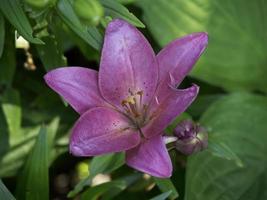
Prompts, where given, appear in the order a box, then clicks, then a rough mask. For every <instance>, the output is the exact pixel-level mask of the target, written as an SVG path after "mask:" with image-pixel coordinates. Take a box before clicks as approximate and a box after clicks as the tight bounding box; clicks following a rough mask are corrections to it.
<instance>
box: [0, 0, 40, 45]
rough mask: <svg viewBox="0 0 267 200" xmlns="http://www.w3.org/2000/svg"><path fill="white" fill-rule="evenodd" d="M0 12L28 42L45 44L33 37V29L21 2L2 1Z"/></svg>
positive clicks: (15, 0) (14, 0)
mask: <svg viewBox="0 0 267 200" xmlns="http://www.w3.org/2000/svg"><path fill="white" fill-rule="evenodd" d="M0 10H1V11H2V12H3V14H4V16H5V17H6V19H7V20H8V21H9V22H10V23H11V24H12V25H13V26H14V27H15V28H16V29H17V30H18V32H19V33H20V34H21V35H22V36H23V37H24V38H25V39H26V40H28V41H29V42H32V43H35V44H43V42H42V41H41V40H40V39H38V38H34V37H33V36H32V33H33V30H32V27H31V25H30V22H29V20H28V19H27V17H26V15H25V13H24V11H23V9H22V5H21V3H20V1H19V0H12V1H10V0H1V4H0Z"/></svg>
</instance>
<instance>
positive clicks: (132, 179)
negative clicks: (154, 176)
mask: <svg viewBox="0 0 267 200" xmlns="http://www.w3.org/2000/svg"><path fill="white" fill-rule="evenodd" d="M142 178H143V175H142V174H138V173H136V174H131V175H127V176H123V177H121V178H118V179H116V181H123V182H124V183H125V186H124V187H122V188H112V189H111V190H109V191H107V192H105V193H104V194H103V195H102V196H101V200H112V199H115V198H114V197H115V196H118V195H119V194H120V193H122V192H123V191H124V190H126V189H127V188H129V186H131V185H133V184H134V183H136V182H137V181H139V180H142ZM143 180H144V179H143Z"/></svg>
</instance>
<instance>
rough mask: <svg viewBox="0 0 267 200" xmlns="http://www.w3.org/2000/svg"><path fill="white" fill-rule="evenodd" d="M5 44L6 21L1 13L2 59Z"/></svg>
mask: <svg viewBox="0 0 267 200" xmlns="http://www.w3.org/2000/svg"><path fill="white" fill-rule="evenodd" d="M4 44H5V20H4V17H3V16H2V13H0V58H1V57H2V53H3V49H4Z"/></svg>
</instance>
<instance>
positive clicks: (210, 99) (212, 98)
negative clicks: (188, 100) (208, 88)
mask: <svg viewBox="0 0 267 200" xmlns="http://www.w3.org/2000/svg"><path fill="white" fill-rule="evenodd" d="M223 96H224V95H223V94H209V95H200V96H198V97H197V98H196V100H195V101H194V102H193V103H192V104H191V105H190V106H189V108H188V109H187V112H188V113H189V114H190V115H191V116H193V117H196V118H199V117H200V116H201V115H202V114H203V113H204V112H205V111H206V110H207V109H208V108H209V107H210V106H211V105H212V104H213V103H214V102H216V101H217V100H219V99H220V98H222V97H223Z"/></svg>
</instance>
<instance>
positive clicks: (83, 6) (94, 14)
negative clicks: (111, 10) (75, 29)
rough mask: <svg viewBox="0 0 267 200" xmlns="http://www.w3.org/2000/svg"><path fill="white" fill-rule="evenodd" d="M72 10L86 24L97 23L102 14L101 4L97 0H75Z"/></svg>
mask: <svg viewBox="0 0 267 200" xmlns="http://www.w3.org/2000/svg"><path fill="white" fill-rule="evenodd" d="M73 6H74V10H75V13H76V14H77V15H78V17H79V18H80V19H81V21H82V22H83V23H84V24H86V25H98V23H99V22H100V20H101V18H102V17H103V16H104V10H103V7H102V5H101V4H100V3H99V2H98V1H97V0H75V1H74V5H73Z"/></svg>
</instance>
